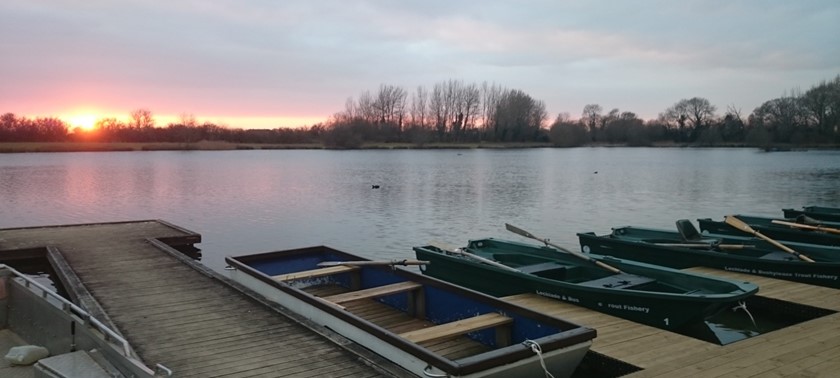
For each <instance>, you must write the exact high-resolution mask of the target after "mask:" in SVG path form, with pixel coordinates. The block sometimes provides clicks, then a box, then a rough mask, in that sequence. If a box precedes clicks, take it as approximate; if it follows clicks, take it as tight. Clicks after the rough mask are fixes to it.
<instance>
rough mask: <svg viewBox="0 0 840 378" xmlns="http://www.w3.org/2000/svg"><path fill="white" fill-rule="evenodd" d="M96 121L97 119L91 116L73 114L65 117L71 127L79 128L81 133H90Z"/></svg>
mask: <svg viewBox="0 0 840 378" xmlns="http://www.w3.org/2000/svg"><path fill="white" fill-rule="evenodd" d="M98 119H99V117H98V116H96V115H93V114H73V115H69V116H67V117H66V120H67V123H69V124H70V126H71V127H79V128H81V129H82V130H83V131H92V130H93V129H94V128H95V127H96V121H97V120H98Z"/></svg>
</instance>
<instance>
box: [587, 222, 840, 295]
mask: <svg viewBox="0 0 840 378" xmlns="http://www.w3.org/2000/svg"><path fill="white" fill-rule="evenodd" d="M578 239H579V240H580V245H581V248H582V250H583V251H584V252H587V253H596V254H602V255H610V256H615V257H619V258H625V259H633V260H636V261H643V262H648V263H656V264H660V265H664V266H668V267H671V268H676V269H684V268H689V267H693V266H707V267H712V268H717V269H723V270H728V271H734V272H742V273H749V274H754V275H759V276H766V277H772V278H779V279H784V280H789V281H795V282H802V283H807V284H812V285H819V286H825V287H832V288H840V248H838V247H826V246H820V245H812V244H804V243H793V242H785V245H786V246H787V247H789V248H792V249H793V250H795V251H797V252H799V253H802V254H804V255H806V256H808V257H809V258H811V259H813V260H814V261H815V262H813V263H811V262H807V261H802V260H801V259H799V258H797V256H795V255H793V254H790V253H788V252H784V251H782V250H780V249H778V248H776V247H774V246H773V245H771V244H769V243H767V242H765V241H763V240H760V239H754V238H745V237H737V236H731V235H712V234H705V235H703V236H702V239H697V240H692V241H686V240H685V238H684V237H683V235H681V234H680V233H678V232H674V231H666V230H658V229H649V228H639V227H618V228H614V229H613V231H612V233H611V234H608V235H596V234H595V233H592V232H588V233H580V234H578ZM739 246H745V247H740V248H738V247H739Z"/></svg>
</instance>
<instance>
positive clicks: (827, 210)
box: [782, 206, 840, 222]
mask: <svg viewBox="0 0 840 378" xmlns="http://www.w3.org/2000/svg"><path fill="white" fill-rule="evenodd" d="M782 212H784V214H785V218H796V217H798V216H800V215H804V216H807V217H809V218H813V219H817V220H821V221H826V222H840V209H837V208H833V207H818V206H805V207H804V208H802V210H797V209H782Z"/></svg>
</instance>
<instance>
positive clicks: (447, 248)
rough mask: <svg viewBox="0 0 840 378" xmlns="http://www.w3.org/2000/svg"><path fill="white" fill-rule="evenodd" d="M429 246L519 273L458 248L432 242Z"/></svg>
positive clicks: (514, 269)
mask: <svg viewBox="0 0 840 378" xmlns="http://www.w3.org/2000/svg"><path fill="white" fill-rule="evenodd" d="M431 246H433V247H436V248H438V249H441V250H443V251H446V252H449V253H453V254H456V255H459V256H464V257H466V258H468V259H473V260H475V261H480V262H483V263H485V264H487V265H492V266H495V267H497V268H501V269H505V270H509V271H511V272H520V270H519V269H516V268H513V267H510V266H507V265H505V264H502V263H500V262H497V261H493V260H490V259H488V258H484V257H481V256H477V255H475V254H472V253H468V252H464V251H462V250H461V249H460V248H453V247H452V246H450V245H446V244H443V243H439V242H433V243H431Z"/></svg>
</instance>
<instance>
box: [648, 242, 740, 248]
mask: <svg viewBox="0 0 840 378" xmlns="http://www.w3.org/2000/svg"><path fill="white" fill-rule="evenodd" d="M651 244H653V245H658V246H662V247H682V248H709V249H711V248H720V249H747V248H755V246H754V245H746V244H702V243H651Z"/></svg>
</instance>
